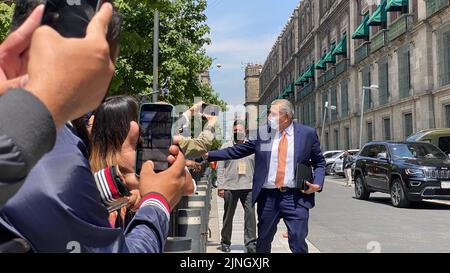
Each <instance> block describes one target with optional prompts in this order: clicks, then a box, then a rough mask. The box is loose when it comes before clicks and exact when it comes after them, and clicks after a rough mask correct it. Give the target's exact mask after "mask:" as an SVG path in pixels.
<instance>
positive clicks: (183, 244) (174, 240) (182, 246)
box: [164, 237, 192, 253]
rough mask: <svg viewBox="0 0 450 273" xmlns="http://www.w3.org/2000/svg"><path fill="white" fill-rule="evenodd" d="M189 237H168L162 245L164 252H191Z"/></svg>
mask: <svg viewBox="0 0 450 273" xmlns="http://www.w3.org/2000/svg"><path fill="white" fill-rule="evenodd" d="M191 242H192V239H191V238H186V237H169V238H167V241H166V244H165V246H164V253H192V248H191Z"/></svg>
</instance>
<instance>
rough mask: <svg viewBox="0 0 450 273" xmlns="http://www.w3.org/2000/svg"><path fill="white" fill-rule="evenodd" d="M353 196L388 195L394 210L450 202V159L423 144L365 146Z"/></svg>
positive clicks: (356, 168)
mask: <svg viewBox="0 0 450 273" xmlns="http://www.w3.org/2000/svg"><path fill="white" fill-rule="evenodd" d="M354 179H355V196H356V198H358V199H362V200H367V199H369V195H370V193H371V192H383V193H388V194H390V195H391V200H392V204H393V205H394V206H395V207H408V206H409V205H410V203H411V202H416V201H421V200H423V199H443V200H450V159H449V157H448V156H447V155H446V154H444V153H443V152H442V151H441V150H440V149H439V148H437V147H436V146H434V145H433V144H430V143H426V142H394V141H380V142H370V143H368V144H366V145H365V146H364V147H363V149H362V150H361V153H359V155H358V157H357V159H356V164H355V170H354Z"/></svg>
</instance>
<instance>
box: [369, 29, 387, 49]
mask: <svg viewBox="0 0 450 273" xmlns="http://www.w3.org/2000/svg"><path fill="white" fill-rule="evenodd" d="M386 32H387V30H386V29H382V30H380V31H379V32H378V33H377V34H376V35H375V36H373V37H372V39H371V40H370V52H371V53H373V52H375V51H377V50H378V49H380V48H382V47H383V46H385V45H386V43H387V39H386Z"/></svg>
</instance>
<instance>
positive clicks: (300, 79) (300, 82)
mask: <svg viewBox="0 0 450 273" xmlns="http://www.w3.org/2000/svg"><path fill="white" fill-rule="evenodd" d="M305 74H306V71H305V72H304V73H302V74H300V76H299V77H298V78H297V80H295V82H294V84H295V85H297V86H298V85H303V83H305V82H308V79H307V78H306V77H305Z"/></svg>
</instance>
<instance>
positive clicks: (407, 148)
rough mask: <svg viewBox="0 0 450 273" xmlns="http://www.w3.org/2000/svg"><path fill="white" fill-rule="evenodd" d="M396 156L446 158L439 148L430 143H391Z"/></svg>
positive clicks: (393, 153)
mask: <svg viewBox="0 0 450 273" xmlns="http://www.w3.org/2000/svg"><path fill="white" fill-rule="evenodd" d="M391 152H392V156H393V157H394V158H416V159H446V158H447V155H445V154H444V153H443V152H442V151H441V150H439V148H437V147H436V146H434V145H432V144H428V143H395V144H391Z"/></svg>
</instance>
